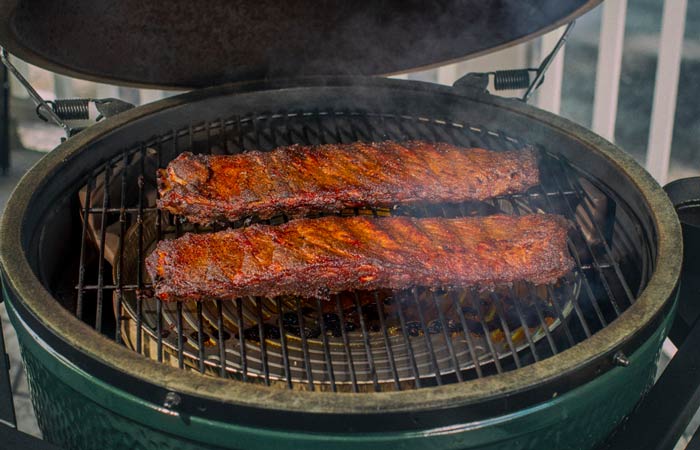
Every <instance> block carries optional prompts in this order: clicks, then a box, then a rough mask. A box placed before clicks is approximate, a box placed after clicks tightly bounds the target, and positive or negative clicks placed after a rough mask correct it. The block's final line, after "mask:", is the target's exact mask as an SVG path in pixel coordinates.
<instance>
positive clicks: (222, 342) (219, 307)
mask: <svg viewBox="0 0 700 450" xmlns="http://www.w3.org/2000/svg"><path fill="white" fill-rule="evenodd" d="M216 329H217V340H218V344H219V376H220V377H221V378H224V377H226V335H225V332H224V307H223V304H222V303H221V300H216ZM159 342H162V339H160V340H159Z"/></svg>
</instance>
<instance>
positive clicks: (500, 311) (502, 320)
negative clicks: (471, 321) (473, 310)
mask: <svg viewBox="0 0 700 450" xmlns="http://www.w3.org/2000/svg"><path fill="white" fill-rule="evenodd" d="M491 302H492V304H493V306H494V308H496V315H497V316H498V320H499V322H500V323H501V329H502V330H503V334H504V335H505V338H506V343H507V344H508V348H510V352H511V355H513V361H514V362H515V367H517V368H518V369H519V368H520V367H522V364H521V363H520V357H519V356H518V351H517V349H516V347H515V345H514V344H513V336H512V335H511V332H510V327H509V326H508V322H507V321H506V319H505V317H504V313H503V309H502V308H501V304H500V303H501V302H500V301H499V299H498V297H497V296H496V295H494V294H491Z"/></svg>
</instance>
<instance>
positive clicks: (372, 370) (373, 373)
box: [353, 291, 381, 392]
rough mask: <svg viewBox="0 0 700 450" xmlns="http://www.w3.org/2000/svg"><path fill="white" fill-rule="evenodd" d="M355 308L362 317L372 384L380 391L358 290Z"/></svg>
mask: <svg viewBox="0 0 700 450" xmlns="http://www.w3.org/2000/svg"><path fill="white" fill-rule="evenodd" d="M353 299H354V301H355V310H356V311H357V316H358V317H359V319H360V330H362V342H363V344H364V346H365V354H367V365H368V366H369V373H370V376H371V377H372V384H374V390H375V391H376V392H379V391H380V390H381V388H380V387H379V380H378V379H377V367H376V365H375V364H374V356H373V355H372V346H371V345H370V343H369V333H368V332H367V325H366V324H365V317H364V314H362V306H361V305H360V300H359V298H358V296H357V291H355V292H354V297H353Z"/></svg>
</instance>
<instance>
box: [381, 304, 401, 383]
mask: <svg viewBox="0 0 700 450" xmlns="http://www.w3.org/2000/svg"><path fill="white" fill-rule="evenodd" d="M374 304H375V305H377V315H378V316H379V326H380V327H381V330H382V339H383V341H384V348H385V349H386V354H387V356H388V361H389V368H390V369H391V374H392V376H393V378H394V388H395V389H396V390H397V391H400V390H401V383H400V382H399V371H398V370H397V369H396V360H395V358H394V350H393V348H392V347H391V340H390V339H389V332H388V330H387V325H386V318H385V317H384V308H383V307H382V305H381V303H380V300H379V296H378V295H377V293H376V292H375V293H374Z"/></svg>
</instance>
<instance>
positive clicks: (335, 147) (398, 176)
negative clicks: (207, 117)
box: [158, 141, 539, 224]
mask: <svg viewBox="0 0 700 450" xmlns="http://www.w3.org/2000/svg"><path fill="white" fill-rule="evenodd" d="M537 184H539V170H538V167H537V155H536V152H535V150H533V149H531V148H525V149H522V150H515V151H491V150H484V149H481V148H462V147H457V146H454V145H450V144H445V143H436V144H433V143H428V142H422V141H409V142H402V143H397V142H392V141H386V142H379V143H362V142H355V143H351V144H328V145H318V146H301V145H291V146H288V147H280V148H277V149H275V150H273V151H270V152H260V151H249V152H246V153H241V154H236V155H193V154H192V153H187V152H185V153H182V154H181V155H179V156H178V157H177V158H175V159H174V160H173V161H171V162H170V164H169V165H168V167H167V168H166V169H161V170H159V172H158V190H159V193H160V199H159V200H158V207H159V208H161V209H164V210H167V211H170V212H171V213H173V214H176V215H180V216H184V217H186V218H187V220H189V221H190V222H194V223H200V224H209V223H212V222H233V221H235V220H238V219H241V218H244V217H251V216H257V217H258V218H260V219H268V218H270V217H272V216H275V215H277V214H280V213H285V214H286V215H287V216H288V217H291V218H294V217H303V216H304V215H306V214H307V213H309V212H321V211H325V212H337V211H340V210H342V209H344V208H355V207H362V206H375V207H380V206H392V205H395V204H401V203H404V204H405V203H417V202H425V203H442V202H452V203H457V202H463V201H470V200H471V201H474V200H476V201H481V200H485V199H488V198H492V197H496V196H499V195H505V194H512V193H517V192H523V191H526V190H527V189H528V188H530V187H532V186H535V185H537Z"/></svg>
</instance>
